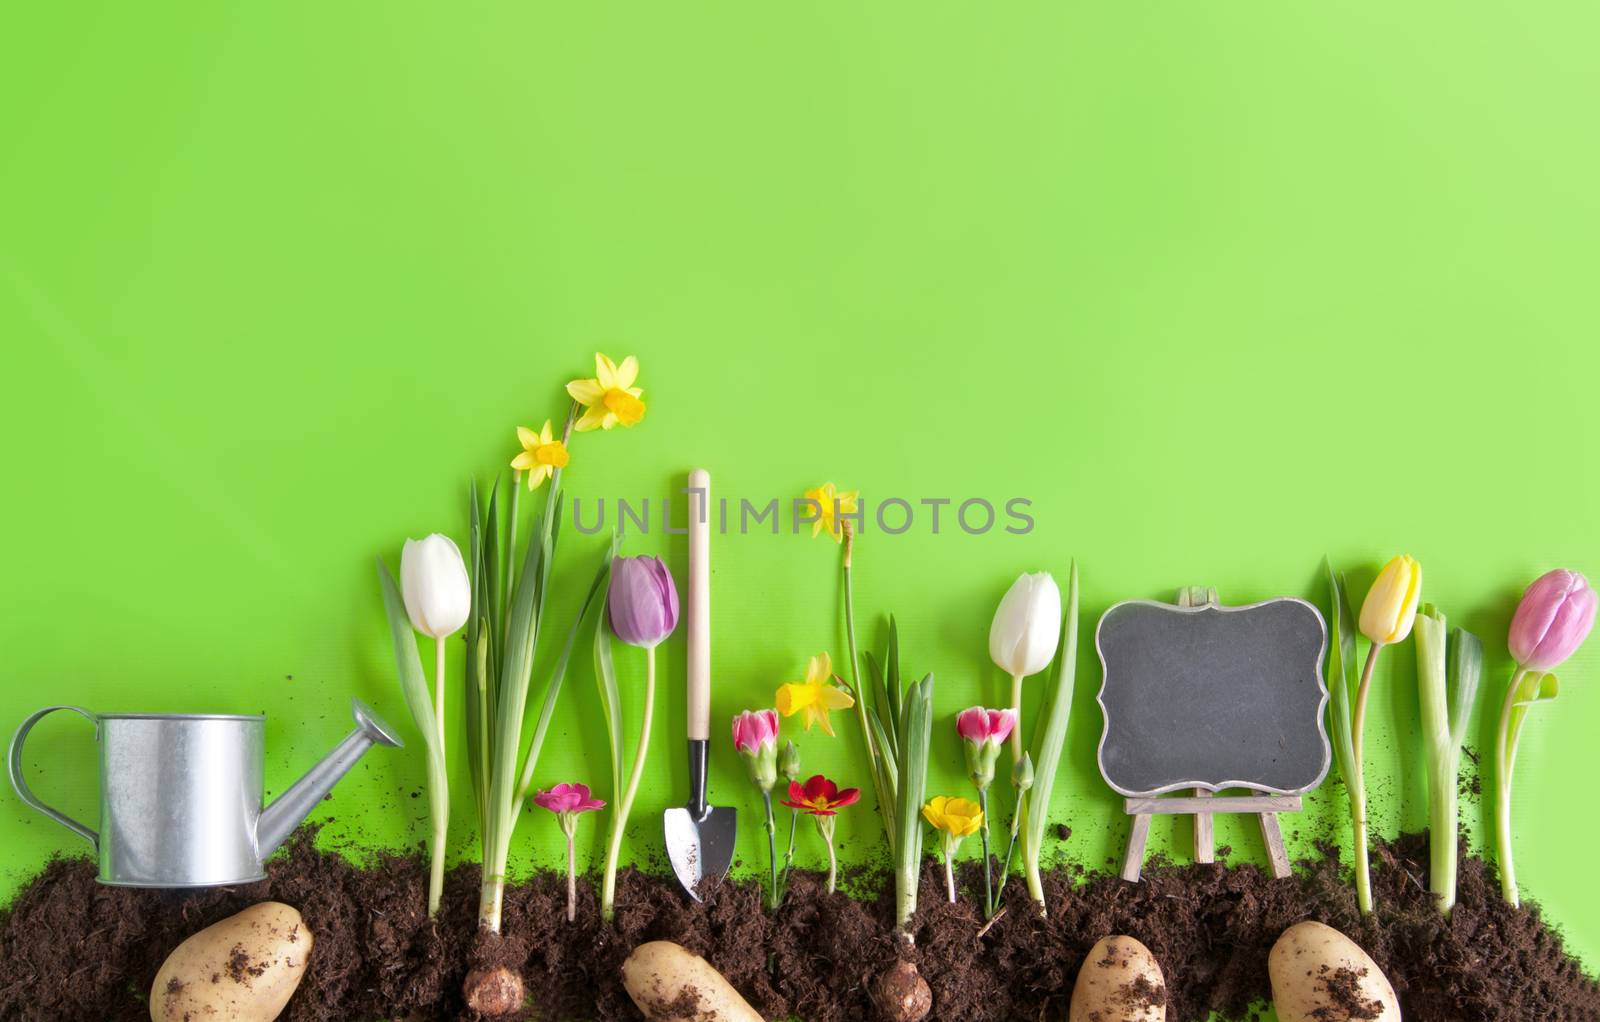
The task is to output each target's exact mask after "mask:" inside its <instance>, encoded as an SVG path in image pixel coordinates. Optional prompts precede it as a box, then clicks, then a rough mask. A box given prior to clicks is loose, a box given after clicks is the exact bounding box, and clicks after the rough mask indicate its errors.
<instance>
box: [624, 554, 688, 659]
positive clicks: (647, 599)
mask: <svg viewBox="0 0 1600 1022" xmlns="http://www.w3.org/2000/svg"><path fill="white" fill-rule="evenodd" d="M606 599H607V604H606V613H607V616H608V617H609V618H610V621H611V632H612V634H614V635H615V636H616V637H617V638H619V639H621V640H622V641H623V642H626V643H627V644H628V645H630V646H641V647H643V648H645V649H654V648H655V647H656V646H658V645H660V643H661V640H663V639H665V638H666V637H667V636H669V635H671V634H672V630H673V629H674V628H676V627H677V626H678V587H677V586H675V585H673V583H672V572H670V571H668V570H667V566H666V565H665V564H663V563H661V558H659V557H644V556H640V557H618V558H617V559H616V561H615V562H613V563H612V565H611V591H610V595H609V596H608V597H607V598H606Z"/></svg>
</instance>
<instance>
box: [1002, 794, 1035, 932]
mask: <svg viewBox="0 0 1600 1022" xmlns="http://www.w3.org/2000/svg"><path fill="white" fill-rule="evenodd" d="M1026 794H1027V793H1026V792H1019V793H1018V794H1017V805H1018V807H1019V808H1020V807H1021V805H1022V801H1023V799H1024V798H1025V797H1026ZM1021 826H1022V814H1021V813H1020V812H1013V813H1012V814H1011V840H1010V841H1008V842H1006V857H1005V860H1004V861H1002V862H1001V863H1000V886H999V887H998V888H996V890H995V892H994V905H995V908H999V907H1000V902H1001V901H1002V900H1004V896H1005V893H1006V881H1008V880H1010V879H1011V857H1012V855H1013V854H1015V853H1016V850H1017V833H1018V831H1019V830H1021Z"/></svg>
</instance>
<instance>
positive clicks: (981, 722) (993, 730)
mask: <svg viewBox="0 0 1600 1022" xmlns="http://www.w3.org/2000/svg"><path fill="white" fill-rule="evenodd" d="M1016 726H1017V714H1016V711H1015V710H986V709H984V708H983V707H981V706H974V707H972V708H971V709H969V710H962V711H961V715H960V716H959V717H957V718H956V732H957V733H958V734H960V735H961V737H962V738H964V739H966V740H967V741H969V742H971V743H973V744H974V745H982V744H983V743H984V742H992V743H994V744H995V745H1002V744H1004V743H1005V740H1006V739H1007V738H1009V737H1011V729H1012V728H1014V727H1016Z"/></svg>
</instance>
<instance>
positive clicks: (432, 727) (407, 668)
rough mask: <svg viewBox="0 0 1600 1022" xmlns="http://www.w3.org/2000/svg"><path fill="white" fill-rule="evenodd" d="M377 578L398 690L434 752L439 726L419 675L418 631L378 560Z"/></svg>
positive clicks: (387, 572) (423, 738) (420, 666)
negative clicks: (392, 648)
mask: <svg viewBox="0 0 1600 1022" xmlns="http://www.w3.org/2000/svg"><path fill="white" fill-rule="evenodd" d="M378 578H379V580H380V581H381V583H382V585H383V610H384V613H385V614H387V615H388V617H389V635H390V638H392V639H393V640H394V661H395V666H396V668H398V669H399V672H400V691H401V692H402V693H404V695H405V697H406V706H407V707H409V708H410V710H411V719H412V720H413V721H414V722H415V723H416V725H417V730H418V731H421V732H422V741H423V743H424V744H426V745H427V746H428V747H430V748H432V749H434V750H435V751H436V752H437V749H438V746H439V726H438V724H437V722H436V720H435V718H434V715H433V697H432V695H431V694H430V693H429V692H428V682H427V679H426V678H424V677H423V674H422V657H421V655H420V654H419V653H418V652H417V633H416V632H415V631H413V630H412V628H411V618H409V617H407V616H406V603H405V600H404V598H402V597H401V595H400V588H399V586H397V585H395V582H394V576H393V575H391V574H389V566H388V565H387V564H384V563H383V561H382V559H379V561H378Z"/></svg>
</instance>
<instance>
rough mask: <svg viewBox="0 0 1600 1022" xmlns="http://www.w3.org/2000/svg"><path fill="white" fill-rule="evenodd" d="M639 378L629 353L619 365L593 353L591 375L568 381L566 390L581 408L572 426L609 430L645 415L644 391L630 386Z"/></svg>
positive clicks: (634, 360) (581, 431) (636, 420)
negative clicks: (576, 420)
mask: <svg viewBox="0 0 1600 1022" xmlns="http://www.w3.org/2000/svg"><path fill="white" fill-rule="evenodd" d="M638 378H639V360H638V359H636V358H634V357H633V356H632V355H629V356H628V357H627V358H625V359H623V360H622V363H621V364H620V365H619V364H618V363H616V362H613V361H611V360H610V359H609V358H607V357H606V356H604V355H602V354H600V353H599V352H596V353H595V356H594V378H593V379H589V380H573V381H572V382H571V383H569V384H567V393H568V394H570V395H572V400H574V401H576V402H578V404H580V405H582V406H583V408H584V411H583V415H582V416H580V417H579V419H578V422H577V425H576V426H575V427H574V428H575V429H577V431H578V432H579V433H587V432H588V431H589V430H591V429H610V428H611V427H612V426H615V425H616V424H617V423H619V422H620V423H622V424H623V425H624V426H632V425H634V424H635V423H637V422H638V421H639V420H640V419H642V418H644V400H643V398H644V391H642V390H640V389H639V388H638V387H635V386H634V385H633V383H634V381H635V380H637V379H638Z"/></svg>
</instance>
